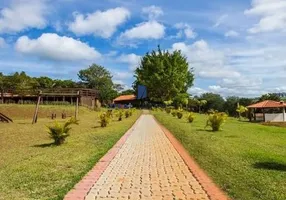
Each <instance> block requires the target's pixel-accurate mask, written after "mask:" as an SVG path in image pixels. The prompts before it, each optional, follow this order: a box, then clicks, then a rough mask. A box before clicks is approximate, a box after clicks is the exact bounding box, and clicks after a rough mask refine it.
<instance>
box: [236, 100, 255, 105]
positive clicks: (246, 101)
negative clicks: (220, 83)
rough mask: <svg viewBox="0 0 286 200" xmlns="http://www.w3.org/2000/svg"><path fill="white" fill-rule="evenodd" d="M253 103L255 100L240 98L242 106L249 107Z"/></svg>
mask: <svg viewBox="0 0 286 200" xmlns="http://www.w3.org/2000/svg"><path fill="white" fill-rule="evenodd" d="M253 103H254V99H250V98H240V99H239V105H242V106H249V105H251V104H253Z"/></svg>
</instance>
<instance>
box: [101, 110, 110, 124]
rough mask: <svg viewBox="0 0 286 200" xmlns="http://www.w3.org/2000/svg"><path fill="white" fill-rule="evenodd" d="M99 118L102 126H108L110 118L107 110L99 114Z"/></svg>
mask: <svg viewBox="0 0 286 200" xmlns="http://www.w3.org/2000/svg"><path fill="white" fill-rule="evenodd" d="M99 120H100V121H99V122H100V126H101V127H106V126H107V125H108V124H109V122H110V118H109V117H108V114H107V113H106V112H103V113H101V114H100V115H99Z"/></svg>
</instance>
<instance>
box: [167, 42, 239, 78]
mask: <svg viewBox="0 0 286 200" xmlns="http://www.w3.org/2000/svg"><path fill="white" fill-rule="evenodd" d="M172 50H181V51H182V53H183V54H184V55H186V56H187V59H188V61H189V63H190V66H191V67H193V68H194V69H195V72H196V75H198V76H200V77H204V78H226V77H239V76H240V74H239V72H236V71H235V70H233V69H231V68H229V67H228V66H227V65H226V63H225V60H226V58H225V55H224V53H223V52H221V51H217V50H214V49H212V48H210V46H209V45H208V43H207V42H206V41H204V40H199V41H196V42H194V43H193V44H191V45H187V44H186V43H183V42H180V43H174V44H173V46H172Z"/></svg>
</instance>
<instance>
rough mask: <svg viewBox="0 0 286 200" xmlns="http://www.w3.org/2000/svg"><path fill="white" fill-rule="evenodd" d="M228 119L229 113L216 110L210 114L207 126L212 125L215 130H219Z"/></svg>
mask: <svg viewBox="0 0 286 200" xmlns="http://www.w3.org/2000/svg"><path fill="white" fill-rule="evenodd" d="M226 119H227V115H226V114H225V113H224V112H217V111H216V112H214V113H213V114H209V118H208V120H207V124H206V127H211V128H212V130H213V131H219V130H220V129H221V126H222V125H223V124H224V123H225V121H226Z"/></svg>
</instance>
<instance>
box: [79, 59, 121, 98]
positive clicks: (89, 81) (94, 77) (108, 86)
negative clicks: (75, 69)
mask: <svg viewBox="0 0 286 200" xmlns="http://www.w3.org/2000/svg"><path fill="white" fill-rule="evenodd" d="M78 77H79V79H80V80H81V81H82V82H83V83H84V84H85V85H86V86H87V87H88V88H93V89H97V90H98V91H99V99H100V100H101V101H102V102H108V101H109V100H112V99H113V98H115V97H116V96H117V91H116V90H115V88H114V84H113V82H112V76H111V74H110V72H109V71H108V70H107V69H105V68H104V67H102V66H100V65H96V64H92V65H91V66H90V67H89V68H87V69H83V70H80V71H79V73H78Z"/></svg>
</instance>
